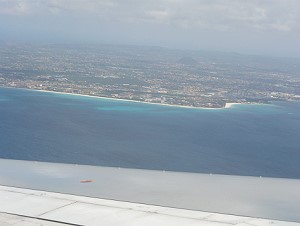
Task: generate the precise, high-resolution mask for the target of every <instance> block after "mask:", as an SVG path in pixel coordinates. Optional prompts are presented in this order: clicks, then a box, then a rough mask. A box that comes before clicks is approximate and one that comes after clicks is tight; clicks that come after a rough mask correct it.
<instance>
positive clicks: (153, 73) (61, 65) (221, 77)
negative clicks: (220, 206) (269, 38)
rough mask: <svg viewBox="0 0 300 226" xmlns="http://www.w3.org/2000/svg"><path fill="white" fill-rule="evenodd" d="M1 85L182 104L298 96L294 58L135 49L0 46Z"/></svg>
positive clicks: (299, 66)
mask: <svg viewBox="0 0 300 226" xmlns="http://www.w3.org/2000/svg"><path fill="white" fill-rule="evenodd" d="M0 56H1V60H0V86H1V87H14V88H28V89H36V90H45V91H55V92H65V93H74V94H83V95H91V96H98V97H109V98H116V99H125V100H133V101H142V102H149V103H160V104H168V105H180V106H188V107H206V108H221V107H224V106H225V104H226V103H270V102H272V101H286V100H300V59H297V58H275V57H272V58H271V57H262V56H250V55H241V54H238V53H222V52H209V51H192V50H190V51H187V50H172V49H167V48H161V47H141V46H111V45H101V46H88V47H86V46H85V47H83V46H60V45H28V44H26V45H25V44H23V45H20V44H19V45H14V44H1V45H0Z"/></svg>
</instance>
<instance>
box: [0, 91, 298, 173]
mask: <svg viewBox="0 0 300 226" xmlns="http://www.w3.org/2000/svg"><path fill="white" fill-rule="evenodd" d="M0 158H5V159H20V160H35V161H45V162H59V163H75V164H87V165H99V166H112V167H121V168H123V167H124V168H139V169H153V170H166V171H179V172H195V173H212V174H229V175H248V176H263V177H283V178H298V179H300V102H274V103H272V104H268V105H264V104H255V105H245V104H241V105H233V107H232V108H225V109H213V110H211V109H192V108H180V107H173V106H162V105H156V104H146V103H135V102H127V101H122V100H111V99H99V98H94V97H86V96H78V95H71V94H59V93H49V92H40V91H34V90H25V89H13V88H0Z"/></svg>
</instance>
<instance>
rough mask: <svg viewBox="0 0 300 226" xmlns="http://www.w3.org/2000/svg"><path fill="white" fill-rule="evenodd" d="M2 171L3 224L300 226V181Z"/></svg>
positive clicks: (48, 168) (87, 170) (33, 168)
mask: <svg viewBox="0 0 300 226" xmlns="http://www.w3.org/2000/svg"><path fill="white" fill-rule="evenodd" d="M0 170H1V173H0V185H1V186H0V225H13V224H10V223H11V222H13V223H16V222H17V223H19V224H16V225H22V223H24V222H26V225H38V224H40V225H41V224H42V225H223V226H225V225H238V226H245V225H252V226H253V225H270V224H272V225H295V226H296V225H297V226H300V180H297V179H283V178H263V177H247V176H227V175H210V174H199V173H181V172H165V171H155V170H142V169H125V168H113V167H98V166H84V165H71V164H58V163H44V162H32V161H20V160H5V159H0ZM1 222H3V224H1ZM14 225H15V224H14ZM24 225H25V224H24Z"/></svg>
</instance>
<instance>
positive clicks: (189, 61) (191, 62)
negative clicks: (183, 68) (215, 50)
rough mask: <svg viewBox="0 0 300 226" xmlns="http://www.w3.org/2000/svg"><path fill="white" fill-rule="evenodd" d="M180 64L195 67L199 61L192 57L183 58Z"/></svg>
mask: <svg viewBox="0 0 300 226" xmlns="http://www.w3.org/2000/svg"><path fill="white" fill-rule="evenodd" d="M178 63H179V64H186V65H194V64H197V61H196V60H195V59H194V58H192V57H182V58H181V59H180V60H179V61H178Z"/></svg>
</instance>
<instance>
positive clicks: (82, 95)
mask: <svg viewBox="0 0 300 226" xmlns="http://www.w3.org/2000/svg"><path fill="white" fill-rule="evenodd" d="M3 88H10V89H24V90H30V91H37V92H44V93H54V94H62V95H74V96H81V97H92V98H98V99H106V100H113V101H126V102H133V103H142V104H154V105H161V106H166V107H180V108H188V109H200V110H201V109H203V110H221V109H228V108H232V107H233V106H234V105H239V104H243V103H225V106H224V107H220V108H209V107H193V106H184V105H178V104H177V105H176V104H163V103H152V102H146V101H138V100H129V99H121V98H113V97H101V96H92V95H88V94H78V93H67V92H60V91H52V90H44V89H30V88H16V87H3Z"/></svg>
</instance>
